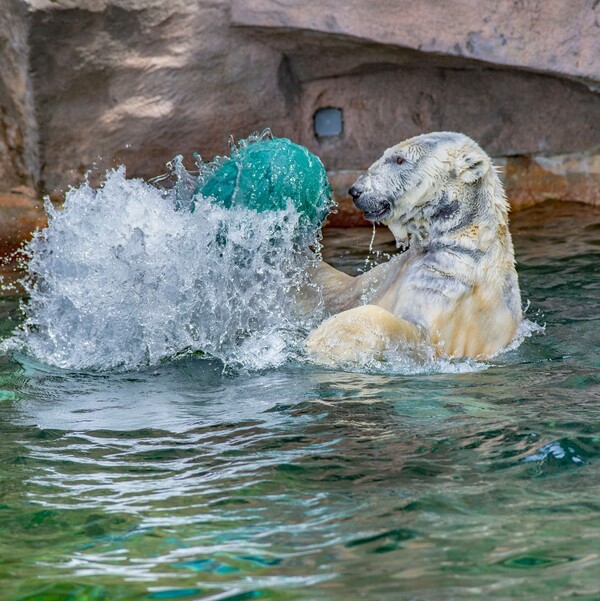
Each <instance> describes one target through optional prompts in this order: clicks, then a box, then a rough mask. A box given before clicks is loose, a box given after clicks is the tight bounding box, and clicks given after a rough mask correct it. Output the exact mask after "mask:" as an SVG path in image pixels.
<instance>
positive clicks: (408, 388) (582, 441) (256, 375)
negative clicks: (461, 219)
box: [0, 202, 600, 601]
mask: <svg viewBox="0 0 600 601" xmlns="http://www.w3.org/2000/svg"><path fill="white" fill-rule="evenodd" d="M512 231H513V236H514V240H515V247H516V252H517V260H518V271H519V277H520V281H521V287H522V292H523V298H524V299H528V300H529V302H530V308H529V310H528V313H527V315H528V317H529V319H531V320H532V321H534V322H536V323H538V324H540V325H544V324H545V332H544V333H538V334H535V335H533V336H531V337H529V338H527V339H526V340H525V341H524V342H523V344H522V345H521V346H520V347H519V348H517V349H515V350H512V351H509V352H507V353H505V354H503V355H501V356H499V357H497V358H496V359H495V360H493V361H490V362H489V363H487V364H485V365H479V366H477V367H476V368H474V369H473V370H469V369H464V370H456V372H455V373H452V372H451V371H450V373H437V374H426V375H413V376H406V375H404V376H401V375H385V374H361V373H350V372H341V371H333V370H325V369H320V368H316V367H310V366H307V365H301V364H297V363H288V364H286V365H285V366H283V367H280V368H277V369H265V370H262V371H258V372H240V373H237V374H236V373H231V372H230V373H225V374H224V373H223V370H222V367H221V364H220V363H218V362H217V361H209V360H205V359H201V358H197V357H188V358H185V359H181V360H179V361H173V362H167V363H164V364H162V365H160V366H159V367H154V368H147V369H145V370H141V371H129V372H120V373H118V372H106V373H101V374H91V373H83V372H70V371H65V370H61V369H58V368H55V367H49V366H46V365H44V364H42V363H39V362H36V361H34V360H32V359H29V358H27V357H25V356H22V355H6V354H5V355H0V495H1V496H0V528H1V530H0V532H1V536H0V558H1V562H0V589H1V592H0V598H2V599H3V600H4V599H10V600H25V599H29V600H33V599H40V600H48V601H59V600H60V601H62V600H65V601H66V600H73V601H74V600H84V599H85V600H110V601H115V600H120V599H140V600H141V599H144V600H146V599H148V600H150V599H184V600H187V599H190V600H191V599H202V600H209V599H210V600H215V601H216V600H225V599H227V600H234V599H235V600H237V601H242V600H246V599H248V600H250V599H277V600H288V599H290V600H291V599H294V600H307V601H308V600H311V601H312V600H321V599H323V600H338V599H339V600H344V599H368V600H390V601H391V600H397V599H407V600H408V599H410V600H414V601H417V600H427V601H434V600H448V599H457V600H458V599H460V600H465V599H482V598H485V599H493V600H500V599H527V600H540V601H548V600H550V599H567V598H577V599H580V600H589V601H591V600H597V599H600V356H599V353H598V350H599V341H600V210H599V209H594V208H591V207H586V206H583V205H578V204H575V203H558V202H557V203H546V204H544V205H540V206H538V207H534V208H532V209H528V210H526V211H522V212H519V213H517V214H515V215H514V216H513V219H512ZM370 235H371V232H370V231H369V230H365V229H361V230H350V231H349V230H346V231H335V230H329V231H328V232H327V234H326V236H325V256H326V258H327V259H328V260H330V261H331V262H332V263H334V264H335V265H337V266H338V267H340V268H342V269H345V270H347V271H350V272H356V271H358V270H359V269H361V268H363V267H364V265H365V259H366V255H367V252H366V251H367V248H368V245H369V240H370ZM375 247H376V248H377V249H379V250H380V251H384V252H394V250H393V245H392V243H391V238H390V237H389V236H386V235H385V233H380V234H378V236H377V239H376V242H375ZM375 259H376V260H378V259H381V257H375ZM3 275H4V278H5V279H4V283H5V286H6V284H7V282H8V283H9V284H10V280H11V278H13V279H14V277H16V276H17V275H18V274H15V273H12V272H11V270H10V267H9V268H4V272H3ZM3 295H4V296H3V297H2V298H0V338H5V337H7V336H9V335H10V332H11V331H12V330H13V328H14V327H15V325H16V324H17V323H18V321H19V319H20V313H19V310H18V298H16V296H15V292H14V291H12V289H11V287H10V286H8V289H5V290H4V292H3Z"/></svg>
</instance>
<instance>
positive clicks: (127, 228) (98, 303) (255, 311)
mask: <svg viewBox="0 0 600 601" xmlns="http://www.w3.org/2000/svg"><path fill="white" fill-rule="evenodd" d="M182 181H183V180H182ZM183 183H184V184H185V181H183ZM182 190H183V185H181V186H179V187H177V186H176V187H174V188H172V189H169V190H162V191H161V190H159V189H157V188H156V187H154V186H152V185H150V184H148V183H146V182H144V181H142V180H128V179H126V177H125V169H124V168H123V167H121V168H119V169H116V170H113V171H111V172H109V173H108V174H107V177H106V180H105V181H104V183H103V185H102V186H101V187H100V188H99V189H93V188H91V187H90V186H89V185H88V184H87V183H84V184H83V185H81V186H80V187H79V188H76V189H71V190H70V191H69V192H68V193H67V196H66V202H65V204H64V207H63V209H62V210H60V211H57V210H55V209H53V208H52V206H51V205H49V204H48V206H47V210H48V213H49V220H50V224H49V227H48V228H47V229H45V230H43V231H41V232H38V233H37V234H36V236H35V237H34V239H33V240H32V242H31V243H30V244H29V246H28V248H27V251H26V253H27V256H28V258H29V276H28V277H27V278H26V280H25V282H24V285H25V288H26V291H27V293H28V294H29V297H30V298H29V301H28V303H27V304H26V305H25V306H24V311H25V315H26V320H25V323H24V326H23V328H22V329H21V330H20V332H18V333H17V334H16V336H15V337H13V339H12V340H11V341H10V343H9V345H10V346H11V347H12V348H16V347H21V348H24V349H26V350H27V352H28V353H29V354H31V355H33V356H34V357H36V358H37V359H39V360H41V361H43V362H45V363H49V364H52V365H56V366H59V367H62V368H69V369H93V370H105V369H114V368H119V369H134V368H139V367H141V366H145V365H153V364H156V363H159V362H161V361H163V360H165V359H168V358H172V357H174V356H177V355H181V354H185V353H190V352H200V353H204V354H208V355H210V356H212V357H216V358H218V359H220V360H221V361H222V362H223V363H224V364H225V365H226V366H234V367H242V368H250V369H260V368H266V367H271V366H277V365H280V364H281V363H283V362H285V361H286V360H287V359H288V358H290V357H291V356H293V355H294V353H296V352H297V349H298V348H299V345H300V342H301V340H303V338H304V335H305V333H306V331H307V329H309V328H310V327H311V326H313V325H314V323H315V322H316V321H318V319H319V312H318V310H314V311H312V312H311V311H309V312H307V311H306V310H305V309H306V307H307V306H308V307H309V308H310V309H315V307H316V302H317V301H316V297H315V296H314V295H313V294H312V293H311V289H310V287H307V281H306V276H305V273H306V270H307V267H308V266H309V265H310V264H311V262H312V261H314V260H315V255H314V254H312V253H311V252H310V251H299V249H298V248H297V246H296V228H297V224H298V212H297V211H296V210H295V209H294V207H293V206H288V207H287V208H286V209H285V210H283V211H273V212H265V213H261V214H260V215H258V214H257V213H256V212H255V211H252V210H249V209H245V208H241V207H236V208H231V209H225V208H223V207H220V206H218V205H217V204H215V203H211V202H203V203H202V204H201V207H200V206H199V207H197V208H196V210H195V212H193V213H191V212H189V211H183V210H181V204H182V203H181V198H182V195H183V192H182ZM315 242H316V241H315ZM302 289H304V290H305V291H306V294H304V296H302V295H301V296H302V303H303V304H304V305H305V306H301V303H300V302H295V301H294V299H295V298H296V297H298V296H299V295H298V292H299V291H300V290H302Z"/></svg>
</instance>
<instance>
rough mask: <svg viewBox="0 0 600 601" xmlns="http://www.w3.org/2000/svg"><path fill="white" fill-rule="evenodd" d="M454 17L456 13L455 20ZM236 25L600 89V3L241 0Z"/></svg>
mask: <svg viewBox="0 0 600 601" xmlns="http://www.w3.org/2000/svg"><path fill="white" fill-rule="evenodd" d="M449 15H452V18H448V16H449ZM231 22H232V24H233V25H237V26H241V27H248V28H257V29H262V30H264V31H273V32H286V31H287V32H290V31H293V30H298V31H307V32H317V33H320V34H326V35H328V36H331V37H338V38H343V37H346V38H354V39H359V40H363V41H364V42H366V43H376V44H383V45H388V46H396V47H401V48H410V49H414V50H418V51H421V52H426V53H431V54H438V55H439V54H443V55H448V56H460V57H464V58H469V59H474V60H478V61H484V62H490V63H494V64H497V65H503V66H507V67H516V68H520V69H527V70H532V71H540V72H545V73H548V74H553V75H558V76H561V77H569V78H573V79H578V80H580V81H583V82H586V83H588V84H589V85H590V86H591V87H594V88H595V89H596V90H597V89H598V87H597V86H598V80H599V79H600V5H599V4H598V3H597V2H595V3H593V4H592V3H591V2H586V0H572V1H569V2H565V1H564V0H545V2H543V3H535V4H534V3H530V2H525V3H519V2H497V0H480V2H478V3H477V9H476V10H473V4H472V3H470V2H464V0H447V1H445V2H439V1H437V0H420V1H419V2H413V1H410V0H384V1H380V2H369V1H367V0H345V1H344V2H339V0H322V2H320V3H319V7H318V9H313V10H307V8H306V6H304V5H301V4H299V3H298V2H296V1H295V0H233V2H232V10H231Z"/></svg>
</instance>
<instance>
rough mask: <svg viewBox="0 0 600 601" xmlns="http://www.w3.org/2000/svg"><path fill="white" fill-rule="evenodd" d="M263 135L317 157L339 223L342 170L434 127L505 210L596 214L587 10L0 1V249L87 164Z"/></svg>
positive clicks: (596, 33)
mask: <svg viewBox="0 0 600 601" xmlns="http://www.w3.org/2000/svg"><path fill="white" fill-rule="evenodd" d="M324 107H336V108H340V109H341V110H342V111H343V132H342V133H341V134H340V135H336V136H328V137H321V138H319V137H317V136H316V135H315V131H314V114H315V112H316V111H317V110H318V109H320V108H324ZM265 127H270V128H271V129H272V130H273V132H274V134H275V135H278V136H287V137H290V138H293V139H294V140H296V141H298V142H300V143H302V144H305V145H306V146H308V147H309V148H311V149H312V150H313V151H314V152H315V153H317V154H318V155H319V156H321V157H322V159H323V161H324V163H325V166H326V167H327V169H328V170H329V172H330V176H331V180H332V184H333V187H334V189H335V191H336V194H337V196H338V200H340V201H341V209H340V213H339V214H338V215H337V216H336V217H335V218H334V220H333V222H334V223H337V224H338V225H339V224H342V225H349V224H356V223H359V222H360V216H359V215H357V214H356V213H354V212H353V211H352V209H351V205H350V203H349V202H348V200H347V199H346V197H345V190H346V189H347V188H348V184H349V182H351V181H352V180H353V179H354V177H355V175H356V171H357V170H360V169H363V168H365V167H367V166H368V165H369V164H370V163H371V162H372V161H373V160H375V159H376V158H377V157H378V156H379V155H380V153H381V151H382V150H383V149H384V148H385V147H387V146H390V145H392V144H395V143H397V142H399V141H400V140H402V139H405V138H407V137H410V136H412V135H416V134H419V133H423V132H426V131H433V130H457V131H462V132H464V133H466V134H467V135H470V136H471V137H473V138H474V139H475V140H477V141H478V142H479V143H480V144H481V145H482V146H483V147H484V149H486V150H487V151H488V152H489V153H490V154H491V155H492V156H494V157H495V158H496V159H497V162H498V163H499V164H500V165H502V166H503V167H504V170H505V178H506V179H505V182H506V186H507V191H508V194H509V198H510V200H511V203H512V204H513V207H514V208H515V209H516V208H520V207H523V206H528V205H531V204H534V203H536V202H540V201H543V200H545V199H550V198H559V199H563V200H575V201H582V202H587V203H595V204H600V0H569V1H568V2H567V1H565V0H445V1H444V2H440V1H439V0H376V1H374V0H321V1H320V2H319V3H316V2H314V3H307V2H298V1H297V0H199V1H198V2H189V0H185V1H183V0H170V1H169V2H165V1H164V0H0V207H4V208H0V241H1V240H4V242H5V245H10V244H12V243H15V241H16V240H17V239H18V238H20V236H21V233H20V232H22V231H24V230H27V229H28V228H30V227H31V226H32V223H38V222H40V220H41V219H43V215H42V214H41V209H40V208H39V202H38V200H37V199H39V198H40V197H41V195H42V194H44V193H50V194H51V195H52V196H53V198H57V199H58V198H60V196H61V194H62V193H63V192H64V190H65V189H66V187H68V186H69V185H71V184H75V183H77V182H79V181H81V179H82V178H83V176H84V174H85V172H86V171H87V170H88V169H90V168H92V167H94V168H95V169H96V170H97V171H98V172H99V173H101V172H102V171H103V170H104V169H105V168H107V167H110V166H114V165H115V164H119V163H125V164H126V165H127V169H128V174H129V175H130V176H141V177H151V176H154V175H157V174H160V173H162V172H164V171H165V167H164V164H165V162H166V161H168V160H169V159H170V158H172V157H173V156H174V155H176V154H183V155H184V156H186V157H187V158H188V160H189V163H190V165H191V164H192V161H193V159H192V153H193V152H194V151H197V152H200V153H201V154H202V156H204V157H206V158H212V157H213V155H215V154H222V153H224V152H226V151H227V138H228V135H229V134H232V135H233V136H235V137H245V136H247V135H248V134H249V133H250V132H252V131H257V130H258V131H260V130H262V129H264V128H265ZM574 210H576V208H575V205H574ZM19 215H22V216H23V220H24V221H23V222H20V221H19V219H20V217H19ZM25 216H27V217H25ZM336 219H337V222H336V221H335V220H336Z"/></svg>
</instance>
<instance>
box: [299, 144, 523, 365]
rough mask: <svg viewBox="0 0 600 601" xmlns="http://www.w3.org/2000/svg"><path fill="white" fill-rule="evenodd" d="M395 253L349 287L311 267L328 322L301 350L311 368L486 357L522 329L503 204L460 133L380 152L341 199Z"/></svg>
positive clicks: (483, 161)
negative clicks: (423, 357) (391, 356)
mask: <svg viewBox="0 0 600 601" xmlns="http://www.w3.org/2000/svg"><path fill="white" fill-rule="evenodd" d="M349 194H350V195H351V196H352V197H353V199H354V203H355V204H356V206H357V207H358V208H359V209H361V210H362V211H363V212H364V216H365V217H366V218H367V219H368V220H370V221H373V222H380V223H383V224H384V225H387V226H388V227H389V229H390V230H391V231H392V233H393V234H394V237H395V239H396V243H397V245H398V247H401V246H402V247H406V249H407V250H405V252H403V253H400V254H398V255H395V256H394V257H393V258H392V259H390V260H389V261H388V262H387V263H383V264H381V265H379V266H377V267H375V268H373V269H371V270H370V271H368V272H366V273H364V274H362V275H360V276H357V277H351V276H349V275H346V274H344V273H342V272H340V271H337V270H336V269H334V268H333V267H331V266H330V265H328V264H326V263H324V262H321V263H320V264H319V265H318V267H316V268H315V270H314V272H313V274H312V277H313V281H314V282H315V283H316V284H317V285H318V286H319V287H320V289H321V291H322V295H323V302H324V305H325V308H326V310H327V311H328V312H329V313H330V314H333V315H332V316H331V317H329V318H328V319H326V320H325V321H324V322H323V323H321V325H319V326H318V327H317V328H316V329H315V330H313V331H312V332H311V333H310V334H309V336H308V339H307V342H306V349H307V352H308V356H309V357H310V358H311V359H312V360H313V361H314V362H316V363H320V364H324V365H331V366H335V365H342V364H348V363H350V364H351V363H360V362H363V361H364V360H365V358H368V357H369V356H373V357H381V356H384V355H385V353H386V351H395V350H397V351H400V352H403V351H404V352H410V350H411V349H413V350H414V349H416V348H417V347H418V346H419V345H421V346H423V345H426V346H427V348H429V349H434V352H435V354H436V355H438V356H449V357H473V358H487V357H491V356H492V355H494V354H495V353H497V352H498V351H499V350H500V349H502V348H503V347H505V346H506V345H508V344H509V343H510V342H511V341H512V340H513V339H514V337H515V334H516V331H517V328H518V326H519V323H520V321H521V319H522V313H521V295H520V291H519V283H518V279H517V273H516V270H515V259H514V250H513V244H512V239H511V235H510V232H509V229H508V210H509V207H508V203H507V201H506V197H505V195H504V190H503V187H502V184H501V182H500V180H499V178H498V175H497V174H496V171H495V169H494V167H493V166H492V162H491V160H490V158H489V157H488V155H487V154H486V153H485V152H484V151H483V150H482V149H481V148H480V147H479V146H478V145H477V144H476V143H475V142H474V141H473V140H471V139H470V138H468V137H467V136H465V135H463V134H460V133H452V132H435V133H430V134H424V135H421V136H417V137H414V138H410V139H409V140H406V141H404V142H401V143H400V144H398V145H396V146H393V147H392V148H388V149H387V150H386V151H385V152H384V153H383V156H382V157H381V158H380V159H379V160H378V161H376V162H375V163H373V165H371V167H369V169H368V171H367V172H366V173H364V174H363V175H361V176H360V177H359V178H358V179H357V180H356V182H355V183H354V185H353V186H352V187H351V188H350V190H349Z"/></svg>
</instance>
